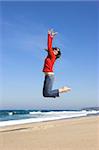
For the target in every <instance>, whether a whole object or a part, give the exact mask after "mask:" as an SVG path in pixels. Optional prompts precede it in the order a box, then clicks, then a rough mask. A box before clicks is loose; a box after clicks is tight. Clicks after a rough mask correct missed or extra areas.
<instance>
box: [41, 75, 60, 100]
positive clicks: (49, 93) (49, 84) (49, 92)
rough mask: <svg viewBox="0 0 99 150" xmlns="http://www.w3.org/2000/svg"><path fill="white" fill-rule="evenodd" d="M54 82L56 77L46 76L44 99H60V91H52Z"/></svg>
mask: <svg viewBox="0 0 99 150" xmlns="http://www.w3.org/2000/svg"><path fill="white" fill-rule="evenodd" d="M53 82H54V75H45V80H44V86H43V96H44V97H53V98H55V97H59V90H58V89H56V90H52V87H53Z"/></svg>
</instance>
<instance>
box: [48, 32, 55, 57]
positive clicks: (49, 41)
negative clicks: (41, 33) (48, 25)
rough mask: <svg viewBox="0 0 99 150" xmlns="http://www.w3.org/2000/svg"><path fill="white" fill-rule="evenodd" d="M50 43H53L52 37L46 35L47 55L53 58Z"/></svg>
mask: <svg viewBox="0 0 99 150" xmlns="http://www.w3.org/2000/svg"><path fill="white" fill-rule="evenodd" d="M52 41H53V37H52V36H51V34H50V33H48V41H47V46H48V54H49V55H50V57H53V55H54V53H53V49H52Z"/></svg>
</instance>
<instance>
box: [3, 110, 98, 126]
mask: <svg viewBox="0 0 99 150" xmlns="http://www.w3.org/2000/svg"><path fill="white" fill-rule="evenodd" d="M89 115H99V110H94V109H89V110H87V109H83V110H0V127H4V126H9V125H16V124H26V123H33V122H43V121H49V120H59V119H69V118H77V117H83V116H89Z"/></svg>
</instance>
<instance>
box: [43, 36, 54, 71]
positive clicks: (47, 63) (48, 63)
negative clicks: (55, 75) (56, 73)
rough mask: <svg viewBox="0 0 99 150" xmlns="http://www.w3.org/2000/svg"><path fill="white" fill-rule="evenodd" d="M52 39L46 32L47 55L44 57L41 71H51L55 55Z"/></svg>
mask: <svg viewBox="0 0 99 150" xmlns="http://www.w3.org/2000/svg"><path fill="white" fill-rule="evenodd" d="M52 41H53V37H51V35H50V34H48V43H47V45H48V56H47V57H46V58H45V62H44V68H43V72H53V65H54V63H55V60H56V56H55V54H54V52H53V49H52Z"/></svg>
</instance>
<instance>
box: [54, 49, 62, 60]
mask: <svg viewBox="0 0 99 150" xmlns="http://www.w3.org/2000/svg"><path fill="white" fill-rule="evenodd" d="M53 50H57V51H58V54H57V55H56V59H57V58H60V56H61V51H60V48H58V47H53Z"/></svg>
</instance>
